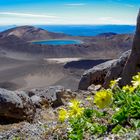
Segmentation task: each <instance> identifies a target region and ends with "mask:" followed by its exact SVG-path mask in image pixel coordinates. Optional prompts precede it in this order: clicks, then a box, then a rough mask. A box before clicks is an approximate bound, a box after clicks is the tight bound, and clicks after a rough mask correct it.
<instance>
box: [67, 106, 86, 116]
mask: <svg viewBox="0 0 140 140" xmlns="http://www.w3.org/2000/svg"><path fill="white" fill-rule="evenodd" d="M83 110H84V108H83V107H74V108H71V109H70V110H69V117H77V116H81V115H82V114H83Z"/></svg>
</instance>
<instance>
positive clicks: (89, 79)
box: [78, 59, 117, 90]
mask: <svg viewBox="0 0 140 140" xmlns="http://www.w3.org/2000/svg"><path fill="white" fill-rule="evenodd" d="M116 61H117V59H116V60H110V61H107V62H105V63H102V64H100V65H97V66H95V67H93V68H92V69H89V70H87V71H85V72H84V74H83V75H82V78H81V80H80V83H79V87H78V89H80V90H87V89H88V87H89V86H90V85H92V84H94V85H99V84H101V85H102V84H103V83H104V79H105V76H106V74H107V72H108V70H109V69H110V67H111V65H112V64H113V63H115V62H116Z"/></svg>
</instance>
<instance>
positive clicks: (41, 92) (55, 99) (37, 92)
mask: <svg viewBox="0 0 140 140" xmlns="http://www.w3.org/2000/svg"><path fill="white" fill-rule="evenodd" d="M65 92H66V90H65V89H64V87H62V86H50V87H48V88H37V89H32V90H31V91H29V93H30V95H33V96H31V99H32V100H33V102H34V103H35V104H36V105H37V104H38V105H39V104H40V103H39V102H42V101H43V102H44V103H45V102H49V103H50V104H51V106H52V107H54V108H55V107H59V106H61V105H63V102H62V99H61V98H62V96H63V94H65Z"/></svg>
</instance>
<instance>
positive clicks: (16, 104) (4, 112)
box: [0, 89, 35, 121]
mask: <svg viewBox="0 0 140 140" xmlns="http://www.w3.org/2000/svg"><path fill="white" fill-rule="evenodd" d="M34 114H35V107H34V105H33V103H32V101H31V100H30V98H29V96H28V95H27V94H26V93H25V92H23V91H17V92H13V91H8V90H5V89H0V117H2V118H7V119H15V120H28V121H31V120H32V119H33V117H34Z"/></svg>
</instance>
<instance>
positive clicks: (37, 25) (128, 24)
mask: <svg viewBox="0 0 140 140" xmlns="http://www.w3.org/2000/svg"><path fill="white" fill-rule="evenodd" d="M45 25H46V26H48V25H49V26H57V25H58V26H61V25H62V26H136V24H17V25H16V24H4V25H3V24H0V26H45Z"/></svg>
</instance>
